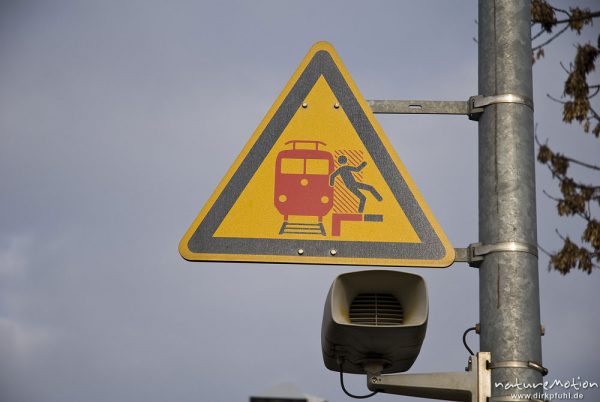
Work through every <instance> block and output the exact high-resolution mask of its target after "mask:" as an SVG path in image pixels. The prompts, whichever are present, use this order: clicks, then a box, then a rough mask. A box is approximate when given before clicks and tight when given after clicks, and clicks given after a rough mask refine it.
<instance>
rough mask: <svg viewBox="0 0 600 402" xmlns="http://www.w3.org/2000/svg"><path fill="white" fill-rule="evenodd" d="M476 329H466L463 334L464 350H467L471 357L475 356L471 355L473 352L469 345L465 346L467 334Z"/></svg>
mask: <svg viewBox="0 0 600 402" xmlns="http://www.w3.org/2000/svg"><path fill="white" fill-rule="evenodd" d="M476 330H477V328H476V327H471V328H469V329H467V330H466V331H465V333H464V334H463V345H465V348H467V350H468V351H469V353H470V354H471V356H473V355H475V353H473V351H472V350H471V348H470V347H469V345H467V334H468V333H469V332H471V331H476Z"/></svg>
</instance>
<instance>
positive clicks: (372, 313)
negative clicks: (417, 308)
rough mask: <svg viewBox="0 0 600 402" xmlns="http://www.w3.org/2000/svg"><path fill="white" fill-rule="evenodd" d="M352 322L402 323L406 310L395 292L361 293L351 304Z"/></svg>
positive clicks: (384, 324) (381, 324) (359, 323)
mask: <svg viewBox="0 0 600 402" xmlns="http://www.w3.org/2000/svg"><path fill="white" fill-rule="evenodd" d="M350 322H351V323H352V324H357V325H374V326H389V325H402V323H403V322H404V311H403V309H402V305H401V304H400V302H399V301H398V299H396V297H395V296H394V295H393V294H389V293H361V294H359V295H358V296H356V297H355V298H354V300H352V304H350Z"/></svg>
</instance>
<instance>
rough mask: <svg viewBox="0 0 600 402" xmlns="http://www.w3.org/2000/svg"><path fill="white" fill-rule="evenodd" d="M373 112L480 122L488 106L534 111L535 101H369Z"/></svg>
mask: <svg viewBox="0 0 600 402" xmlns="http://www.w3.org/2000/svg"><path fill="white" fill-rule="evenodd" d="M367 103H368V104H369V107H370V108H371V111H372V112H373V113H376V114H451V115H465V116H468V117H469V120H475V121H477V120H479V117H480V116H481V114H482V113H483V111H484V110H485V108H486V107H487V106H490V105H495V104H498V103H517V104H522V105H525V106H527V107H529V108H531V109H533V100H531V98H528V97H526V96H521V95H515V94H501V95H491V96H483V95H476V96H471V97H470V98H469V99H468V100H467V101H431V100H393V99H387V100H368V101H367Z"/></svg>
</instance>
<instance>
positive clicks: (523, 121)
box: [478, 0, 543, 401]
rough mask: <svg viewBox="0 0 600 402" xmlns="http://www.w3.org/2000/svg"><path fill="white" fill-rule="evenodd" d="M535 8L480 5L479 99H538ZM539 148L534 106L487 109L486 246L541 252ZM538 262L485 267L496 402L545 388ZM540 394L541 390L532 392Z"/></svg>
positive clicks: (482, 151)
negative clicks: (536, 149)
mask: <svg viewBox="0 0 600 402" xmlns="http://www.w3.org/2000/svg"><path fill="white" fill-rule="evenodd" d="M530 4H531V3H530V1H529V0H479V39H478V43H479V45H478V46H479V94H480V95H483V96H495V95H504V94H513V95H517V96H518V97H521V98H522V97H527V98H529V99H531V98H532V77H531V75H532V74H531V64H532V63H531V28H530ZM492 99H493V98H492ZM533 142H534V141H533V110H532V108H531V107H530V106H528V105H526V104H524V103H522V102H521V103H497V104H494V103H493V102H492V104H490V105H489V106H487V107H486V108H485V112H484V113H483V114H482V116H481V118H480V120H479V237H480V241H481V242H482V243H483V244H490V245H492V244H497V243H504V244H506V242H514V243H517V244H518V245H521V246H523V245H525V246H530V247H529V249H531V250H535V247H536V245H537V233H536V232H537V223H536V206H535V173H534V172H535V170H534V145H533ZM534 254H535V251H533V252H523V250H521V251H496V252H493V253H491V254H488V255H487V256H486V257H485V260H484V261H483V263H482V265H481V267H480V272H479V294H480V295H479V300H480V305H479V315H480V323H481V333H480V336H481V337H480V342H481V344H480V348H481V350H483V351H489V352H491V355H492V367H493V370H492V395H493V397H492V399H491V401H510V400H512V399H508V398H507V397H505V398H502V397H500V396H502V395H511V394H514V393H519V392H520V391H519V390H518V389H517V388H512V389H506V388H505V387H503V386H496V385H497V384H498V383H503V384H515V382H520V383H522V384H538V383H540V382H541V381H542V374H541V372H540V371H538V370H536V369H535V365H541V358H542V352H541V330H540V302H539V283H538V261H537V257H536V255H534ZM530 362H531V363H530ZM530 391H531V390H530ZM541 392H543V389H541V388H537V389H535V390H533V391H531V393H541ZM494 396H495V397H494Z"/></svg>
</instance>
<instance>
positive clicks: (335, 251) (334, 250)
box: [329, 248, 337, 255]
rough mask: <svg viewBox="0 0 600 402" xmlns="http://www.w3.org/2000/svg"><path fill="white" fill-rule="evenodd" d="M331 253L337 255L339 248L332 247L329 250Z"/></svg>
mask: <svg viewBox="0 0 600 402" xmlns="http://www.w3.org/2000/svg"><path fill="white" fill-rule="evenodd" d="M329 254H331V255H336V254H337V250H336V249H334V248H332V249H331V250H329Z"/></svg>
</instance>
